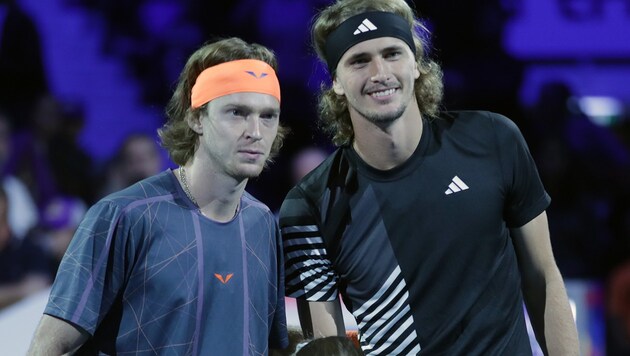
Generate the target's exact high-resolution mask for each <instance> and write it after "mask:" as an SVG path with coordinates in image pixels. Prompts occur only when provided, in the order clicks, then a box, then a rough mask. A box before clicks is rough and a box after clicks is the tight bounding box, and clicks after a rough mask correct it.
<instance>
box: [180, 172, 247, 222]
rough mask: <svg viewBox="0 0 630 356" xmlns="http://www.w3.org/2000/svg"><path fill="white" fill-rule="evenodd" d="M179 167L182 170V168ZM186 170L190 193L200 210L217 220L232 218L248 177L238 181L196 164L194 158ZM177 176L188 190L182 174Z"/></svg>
mask: <svg viewBox="0 0 630 356" xmlns="http://www.w3.org/2000/svg"><path fill="white" fill-rule="evenodd" d="M179 169H180V172H181V168H179ZM184 170H185V175H186V180H187V181H186V184H187V185H188V190H189V193H190V195H191V196H192V197H193V198H194V201H196V203H197V205H198V207H199V211H200V212H201V213H202V214H203V215H204V216H206V217H208V218H210V219H212V220H215V221H219V222H227V221H230V220H232V219H233V218H234V215H236V212H237V211H238V208H239V204H240V200H241V196H242V195H243V192H244V191H245V186H246V185H247V179H244V180H242V181H238V180H236V179H233V178H232V177H227V176H225V175H221V174H217V173H216V172H213V171H212V170H207V169H203V168H202V167H200V166H199V165H196V164H195V161H194V160H193V161H192V163H188V164H187V165H185V166H184ZM178 173H179V172H178ZM176 176H177V178H178V180H179V181H180V184H181V185H182V188H184V190H186V189H185V186H184V182H182V179H181V178H180V174H176Z"/></svg>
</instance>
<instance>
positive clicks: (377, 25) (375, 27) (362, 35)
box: [325, 11, 416, 74]
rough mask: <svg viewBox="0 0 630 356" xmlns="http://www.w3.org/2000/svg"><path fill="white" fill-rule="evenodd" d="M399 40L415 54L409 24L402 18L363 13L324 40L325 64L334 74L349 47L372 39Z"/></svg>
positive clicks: (349, 20) (393, 15)
mask: <svg viewBox="0 0 630 356" xmlns="http://www.w3.org/2000/svg"><path fill="white" fill-rule="evenodd" d="M379 37H395V38H399V39H401V40H403V41H405V43H407V45H409V48H411V50H412V51H413V54H414V55H415V54H416V46H415V44H414V42H413V35H412V34H411V28H410V26H409V23H408V22H407V21H406V20H405V19H404V18H402V17H400V16H398V15H396V14H394V13H391V12H382V11H370V12H364V13H361V14H358V15H355V16H352V17H351V18H349V19H347V20H346V21H344V22H342V23H341V25H339V27H337V28H336V29H335V30H334V31H333V32H332V33H331V34H330V35H328V38H327V39H326V48H325V51H326V64H327V65H328V70H329V71H330V73H331V74H333V73H335V70H336V69H337V64H338V63H339V60H340V59H341V57H342V56H343V54H344V53H346V51H347V50H349V49H350V47H352V46H354V45H355V44H357V43H359V42H363V41H367V40H371V39H373V38H379Z"/></svg>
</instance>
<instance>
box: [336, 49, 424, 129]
mask: <svg viewBox="0 0 630 356" xmlns="http://www.w3.org/2000/svg"><path fill="white" fill-rule="evenodd" d="M419 76H420V72H419V71H418V68H417V66H416V63H415V58H414V55H413V52H412V51H411V49H410V48H409V46H408V45H407V44H406V43H405V42H403V41H402V40H400V39H398V38H394V37H380V38H375V39H371V40H367V41H364V42H360V43H358V44H356V45H354V46H353V47H351V48H350V49H349V50H348V51H346V53H344V55H343V56H342V57H341V60H340V61H339V64H338V65H337V71H336V75H335V80H334V81H333V89H334V91H335V93H337V94H338V95H344V96H345V97H346V100H348V108H349V110H350V116H351V117H352V118H356V117H357V116H360V117H363V118H365V119H367V120H369V121H371V122H373V123H375V124H378V125H386V124H388V123H390V122H393V121H395V120H396V119H398V118H399V117H401V116H402V115H403V113H404V112H405V110H406V109H407V107H408V106H409V105H410V104H411V103H415V95H414V81H415V79H417V78H418V77H419Z"/></svg>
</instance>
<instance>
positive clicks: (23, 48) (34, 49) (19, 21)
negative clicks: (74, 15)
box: [0, 0, 48, 130]
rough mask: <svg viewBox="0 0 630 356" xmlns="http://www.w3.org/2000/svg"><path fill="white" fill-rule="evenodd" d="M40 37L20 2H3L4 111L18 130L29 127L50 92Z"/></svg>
mask: <svg viewBox="0 0 630 356" xmlns="http://www.w3.org/2000/svg"><path fill="white" fill-rule="evenodd" d="M40 42H41V41H40V35H39V32H38V30H37V27H36V26H35V23H34V22H33V20H32V19H31V18H30V16H29V15H28V14H27V13H26V12H24V10H22V8H21V7H20V5H19V2H18V1H17V0H0V108H2V109H4V110H6V111H7V112H8V113H9V114H10V115H11V117H10V118H11V119H12V120H13V121H12V122H11V124H12V126H13V127H14V129H15V130H21V129H23V128H26V127H28V124H27V118H28V117H29V115H30V110H31V108H32V107H33V104H34V103H35V102H36V100H37V98H39V96H40V95H42V94H44V93H46V92H47V90H48V84H47V79H46V75H45V70H44V64H43V57H42V51H41V44H40Z"/></svg>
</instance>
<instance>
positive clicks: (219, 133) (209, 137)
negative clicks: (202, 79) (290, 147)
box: [191, 93, 280, 180]
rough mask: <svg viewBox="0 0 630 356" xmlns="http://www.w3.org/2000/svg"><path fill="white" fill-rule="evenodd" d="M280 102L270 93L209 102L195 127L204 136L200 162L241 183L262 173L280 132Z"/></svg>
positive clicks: (227, 97)
mask: <svg viewBox="0 0 630 356" xmlns="http://www.w3.org/2000/svg"><path fill="white" fill-rule="evenodd" d="M279 117H280V103H279V102H278V99H276V98H275V97H273V96H272V95H268V94H260V93H235V94H229V95H225V96H221V97H219V98H216V99H214V100H212V101H211V102H210V103H208V106H207V112H206V114H205V115H202V117H201V118H200V121H199V122H198V124H199V125H200V127H195V125H196V123H192V124H191V128H192V129H193V130H195V131H196V132H198V133H201V134H202V135H201V136H199V139H200V144H201V149H200V152H201V156H200V159H201V160H204V161H207V164H209V165H210V169H212V170H213V172H216V173H219V174H221V173H222V174H225V175H228V176H231V177H233V178H236V179H237V180H242V179H247V178H253V177H256V176H258V175H259V174H260V172H261V171H262V169H263V168H264V166H265V162H266V161H267V158H268V157H269V153H270V152H271V146H272V143H273V141H274V139H275V138H276V133H277V132H278V125H279Z"/></svg>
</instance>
